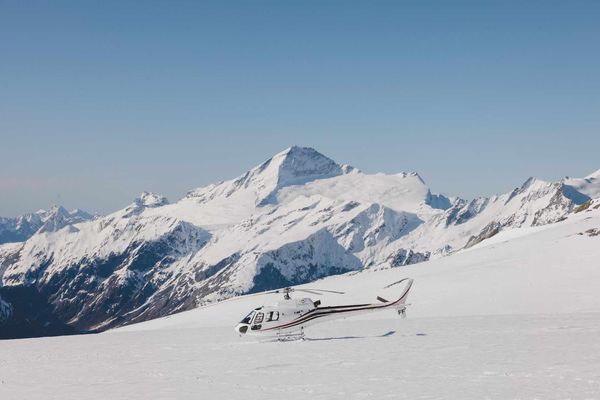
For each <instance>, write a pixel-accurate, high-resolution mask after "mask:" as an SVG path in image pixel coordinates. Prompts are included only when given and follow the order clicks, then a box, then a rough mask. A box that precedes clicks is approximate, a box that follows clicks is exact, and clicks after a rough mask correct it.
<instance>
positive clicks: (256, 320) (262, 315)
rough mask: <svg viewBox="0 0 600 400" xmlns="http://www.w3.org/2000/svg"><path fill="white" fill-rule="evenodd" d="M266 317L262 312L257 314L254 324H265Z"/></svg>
mask: <svg viewBox="0 0 600 400" xmlns="http://www.w3.org/2000/svg"><path fill="white" fill-rule="evenodd" d="M264 316H265V315H264V314H263V313H261V312H259V313H256V317H254V322H253V323H254V324H260V323H261V322H263V318H264Z"/></svg>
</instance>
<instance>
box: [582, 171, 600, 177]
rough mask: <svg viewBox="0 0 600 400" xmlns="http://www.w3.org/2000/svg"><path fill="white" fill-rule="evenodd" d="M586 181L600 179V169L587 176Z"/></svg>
mask: <svg viewBox="0 0 600 400" xmlns="http://www.w3.org/2000/svg"><path fill="white" fill-rule="evenodd" d="M585 179H600V169H599V170H597V171H596V172H592V173H591V174H589V175H588V176H586V177H585Z"/></svg>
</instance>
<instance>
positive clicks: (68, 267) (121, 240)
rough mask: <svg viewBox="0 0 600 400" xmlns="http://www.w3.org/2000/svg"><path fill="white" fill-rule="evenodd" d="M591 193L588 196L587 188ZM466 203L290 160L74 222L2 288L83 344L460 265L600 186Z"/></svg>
mask: <svg viewBox="0 0 600 400" xmlns="http://www.w3.org/2000/svg"><path fill="white" fill-rule="evenodd" d="M584 181H585V182H584ZM574 182H575V181H573V180H563V181H561V182H544V181H541V180H537V179H534V178H530V179H528V180H527V181H526V182H525V183H524V184H523V185H521V186H520V187H518V188H516V189H515V190H513V191H512V192H510V193H506V194H503V195H499V196H493V197H491V198H479V199H475V200H473V201H470V202H467V201H465V200H462V199H460V198H447V197H444V196H441V195H436V194H432V192H431V191H430V189H429V188H428V187H427V186H426V184H425V183H424V181H423V180H422V179H421V177H420V176H419V175H418V174H416V173H399V174H394V175H385V174H365V173H363V172H361V171H359V170H357V169H355V168H352V167H349V166H346V165H340V164H337V163H335V162H334V161H332V160H331V159H329V158H327V157H326V156H324V155H322V154H320V153H318V152H317V151H315V150H314V149H310V148H300V147H291V148H289V149H286V150H284V151H283V152H281V153H279V154H277V155H275V156H274V157H272V158H271V159H269V160H267V161H266V162H264V163H262V164H261V165H259V166H257V167H255V168H252V169H251V170H249V171H248V172H246V173H244V174H242V175H241V176H239V177H238V178H235V179H232V180H230V181H226V182H221V183H219V184H216V185H210V186H207V187H204V188H199V189H195V190H192V191H190V192H189V193H188V195H187V196H185V197H184V198H183V199H181V200H180V201H178V202H175V203H172V204H169V202H168V201H167V200H166V199H165V198H164V197H162V196H160V195H156V194H151V193H146V192H145V193H143V194H142V195H141V196H140V197H139V198H138V199H136V200H135V201H134V202H133V203H132V204H131V205H129V206H127V207H126V208H124V209H122V210H119V211H117V212H115V213H113V214H110V215H107V216H105V217H102V218H97V219H95V220H93V221H87V222H81V223H75V224H66V223H65V213H64V211H61V210H57V212H56V213H55V214H56V217H55V218H54V219H52V220H51V222H48V223H46V224H45V225H44V227H43V228H41V229H40V230H39V231H38V232H37V233H36V234H35V235H34V236H32V237H31V238H30V239H29V240H27V241H26V242H25V243H23V244H22V245H20V246H18V247H4V248H2V247H0V265H1V266H3V269H4V274H3V276H0V277H1V282H0V283H1V284H2V285H4V286H9V287H14V288H34V289H35V291H36V293H38V294H40V296H41V298H42V299H44V300H45V301H47V302H48V303H49V304H50V305H51V307H52V308H53V310H54V314H55V316H56V317H57V318H58V319H59V320H60V321H62V322H64V323H66V324H68V325H70V326H72V327H75V328H77V329H80V330H89V329H105V328H107V327H113V326H120V325H123V324H127V323H131V322H136V321H141V320H145V319H150V318H155V317H159V316H163V315H167V314H169V313H173V312H175V311H180V310H185V309H190V308H194V307H196V306H197V305H199V304H204V303H205V302H209V301H214V300H218V299H222V298H226V297H231V296H233V295H239V294H243V293H248V292H256V291H260V290H265V289H272V288H276V287H282V286H287V285H296V284H302V283H306V282H310V281H313V280H315V279H319V278H322V277H325V276H329V275H335V274H340V273H344V272H349V271H359V270H362V269H364V268H367V269H371V270H379V269H387V268H393V267H399V266H407V265H411V264H414V263H419V262H423V261H427V260H429V259H435V258H439V257H442V256H445V255H448V254H452V253H453V252H456V251H458V250H460V249H463V248H465V247H472V246H475V245H477V243H480V242H481V241H482V240H485V239H487V238H490V237H493V236H494V235H496V234H498V233H499V232H502V231H506V230H508V229H515V228H522V227H529V226H542V225H545V224H549V223H555V222H558V221H561V220H563V219H564V218H566V217H567V216H568V215H570V214H571V213H572V212H573V210H574V209H575V208H576V207H580V206H581V205H582V204H585V203H586V202H588V201H589V200H590V198H591V197H593V195H594V194H595V193H596V192H595V190H596V188H597V187H598V186H600V185H599V184H598V180H597V179H595V178H594V177H593V176H591V177H587V178H584V180H583V181H581V182H579V181H577V182H579V183H577V185H576V184H575V183H574Z"/></svg>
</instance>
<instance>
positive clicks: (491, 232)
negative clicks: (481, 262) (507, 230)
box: [465, 222, 502, 249]
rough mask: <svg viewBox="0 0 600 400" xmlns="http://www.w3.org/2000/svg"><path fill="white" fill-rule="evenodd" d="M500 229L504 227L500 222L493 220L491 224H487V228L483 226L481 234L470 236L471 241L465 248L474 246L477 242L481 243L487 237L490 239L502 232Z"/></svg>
mask: <svg viewBox="0 0 600 400" xmlns="http://www.w3.org/2000/svg"><path fill="white" fill-rule="evenodd" d="M500 229H502V225H500V224H499V223H498V222H491V223H490V224H489V225H487V226H486V227H485V228H483V230H482V231H481V233H479V235H477V236H471V237H470V238H469V241H468V242H467V244H466V245H465V249H468V248H469V247H473V246H475V245H476V244H477V243H481V242H482V241H484V240H485V239H489V238H491V237H492V236H495V235H497V234H498V232H500Z"/></svg>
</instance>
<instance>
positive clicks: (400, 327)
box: [0, 203, 600, 400]
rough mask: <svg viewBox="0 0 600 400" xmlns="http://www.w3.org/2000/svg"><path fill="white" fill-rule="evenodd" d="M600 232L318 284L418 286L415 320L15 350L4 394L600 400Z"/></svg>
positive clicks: (138, 335) (57, 342)
mask: <svg viewBox="0 0 600 400" xmlns="http://www.w3.org/2000/svg"><path fill="white" fill-rule="evenodd" d="M598 204H600V203H598ZM598 227H600V210H599V209H594V208H593V207H588V208H587V209H586V210H584V211H581V212H578V213H576V214H572V215H570V216H569V217H568V218H567V219H566V220H564V221H562V222H559V223H556V224H552V225H545V226H536V227H526V228H519V229H513V230H510V231H508V230H507V231H502V232H500V233H498V234H497V235H496V236H494V237H493V238H490V239H488V240H486V241H483V242H481V243H479V244H477V245H474V246H472V247H471V248H469V249H468V250H463V251H460V252H458V253H456V254H454V255H452V256H450V257H444V258H440V259H436V260H432V261H428V262H425V263H421V264H418V265H409V266H406V267H403V268H394V269H387V270H379V271H374V270H365V271H363V272H358V273H351V274H346V275H340V276H335V277H328V278H325V279H323V280H320V281H319V282H315V283H314V284H311V285H307V287H308V286H315V287H316V286H318V287H322V288H328V289H333V290H336V289H337V290H344V291H346V292H347V294H346V295H342V296H340V295H337V296H336V295H325V296H321V297H320V299H321V300H322V302H323V305H331V304H339V303H355V302H362V301H373V300H374V299H375V296H377V295H380V294H381V295H383V294H384V293H385V291H383V290H382V289H380V288H382V287H383V286H385V285H387V284H389V283H391V282H394V281H397V280H399V279H401V278H404V277H412V278H414V279H415V284H414V286H413V289H412V291H411V293H410V296H409V302H410V303H411V304H412V305H411V306H409V309H408V318H407V319H405V320H402V319H400V318H398V316H397V315H395V313H393V312H392V311H389V312H387V311H386V312H380V313H377V314H370V315H366V316H363V317H357V318H350V319H346V320H339V321H334V322H329V323H324V324H322V325H316V326H314V327H312V328H309V329H307V336H308V340H306V341H298V342H288V343H279V342H265V341H261V340H256V339H253V338H250V337H243V338H239V337H238V336H237V335H236V334H235V332H234V331H233V327H234V326H235V324H236V323H237V321H239V320H240V319H241V318H242V317H243V316H244V315H245V314H246V313H247V312H248V311H249V310H251V309H252V308H254V307H256V306H259V305H261V304H263V303H266V304H269V303H273V302H275V301H276V300H277V299H278V297H277V296H276V295H273V296H264V297H260V296H259V297H242V298H239V299H237V300H232V301H227V302H223V303H220V304H216V305H212V306H209V307H206V308H202V309H196V310H192V311H188V312H183V313H179V314H176V315H172V316H169V317H165V318H161V319H157V320H153V321H148V322H144V323H140V324H136V325H130V326H128V327H124V328H120V329H117V330H112V331H108V332H105V333H102V334H99V335H83V336H65V337H58V338H42V339H26V340H14V341H0V354H2V358H1V362H2V369H1V370H0V371H1V372H0V398H3V399H4V398H6V399H12V398H27V399H61V400H62V399H84V398H85V399H107V398H110V399H148V398H176V399H198V398H228V399H233V398H246V399H266V398H286V399H292V400H293V399H302V400H303V399H306V398H311V399H362V398H365V399H398V398H407V399H458V398H460V399H599V398H600V372H599V371H600V341H599V340H598V337H599V335H600V312H599V311H598V310H600V295H599V294H598V287H600V268H598V260H599V259H600V237H598V236H589V235H585V234H582V233H584V232H586V231H588V230H590V229H592V228H598ZM387 290H390V289H387ZM388 294H389V293H388Z"/></svg>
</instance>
